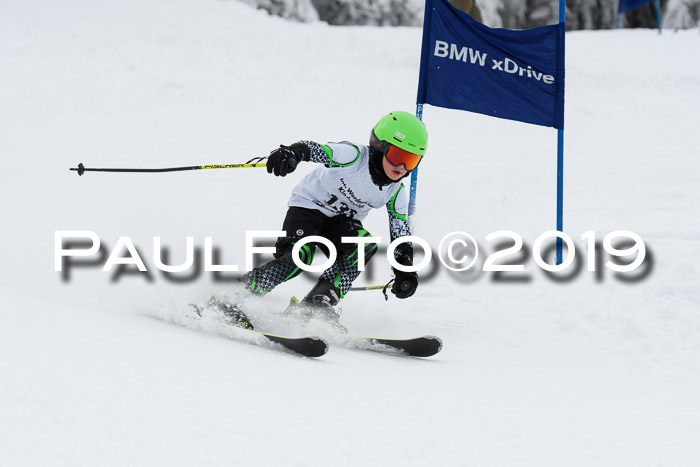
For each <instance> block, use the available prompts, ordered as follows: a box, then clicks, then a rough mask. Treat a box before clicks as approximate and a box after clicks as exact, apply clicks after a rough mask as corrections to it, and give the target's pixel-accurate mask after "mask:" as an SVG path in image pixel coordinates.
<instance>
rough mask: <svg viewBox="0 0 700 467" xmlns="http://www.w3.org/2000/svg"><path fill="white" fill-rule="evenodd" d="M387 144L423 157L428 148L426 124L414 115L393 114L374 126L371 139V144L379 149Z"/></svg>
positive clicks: (404, 113)
mask: <svg viewBox="0 0 700 467" xmlns="http://www.w3.org/2000/svg"><path fill="white" fill-rule="evenodd" d="M382 142H384V144H382ZM386 143H390V144H393V145H394V146H397V147H399V148H401V149H403V150H404V151H408V152H411V153H413V154H418V155H420V156H422V155H424V154H425V150H426V149H427V148H428V130H426V128H425V124H424V123H423V122H421V121H420V119H419V118H418V117H416V116H415V115H413V114H410V113H408V112H400V111H397V112H391V113H389V114H387V115H385V116H383V117H382V118H381V119H380V120H379V122H377V124H376V125H374V129H373V130H372V137H371V139H370V144H371V145H373V146H375V147H377V148H378V149H382V146H385V145H386ZM387 147H388V146H387Z"/></svg>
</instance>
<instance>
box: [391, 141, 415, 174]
mask: <svg viewBox="0 0 700 467" xmlns="http://www.w3.org/2000/svg"><path fill="white" fill-rule="evenodd" d="M422 157H423V156H419V155H418V154H413V153H412V152H408V151H405V150H403V149H401V148H399V147H397V146H394V145H393V144H392V145H390V146H389V150H388V151H387V152H386V160H388V161H389V163H390V164H391V165H394V166H396V167H398V166H400V165H402V164H403V166H404V167H406V170H408V171H409V172H410V171H411V170H413V169H415V168H416V167H418V163H419V162H420V160H421V158H422Z"/></svg>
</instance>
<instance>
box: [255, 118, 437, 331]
mask: <svg viewBox="0 0 700 467" xmlns="http://www.w3.org/2000/svg"><path fill="white" fill-rule="evenodd" d="M427 142H428V133H427V130H426V128H425V125H424V124H423V122H422V121H420V120H419V119H418V118H416V117H415V116H414V115H412V114H410V113H407V112H392V113H390V114H388V115H385V116H384V117H382V119H381V120H379V122H378V123H377V124H376V125H375V126H374V128H373V130H372V132H371V135H370V144H369V147H367V146H364V145H360V144H353V143H350V142H342V143H329V144H326V145H320V144H318V143H315V142H313V141H300V142H297V143H294V144H292V145H291V146H280V147H279V148H278V149H275V150H274V151H272V153H270V156H269V157H268V160H267V171H268V173H274V174H275V176H280V177H284V176H286V175H288V174H290V173H292V172H294V170H295V169H296V168H297V166H298V164H299V163H300V162H302V161H304V162H315V163H318V164H320V165H319V166H318V167H316V169H315V170H314V171H312V172H311V173H309V174H308V175H306V176H305V177H304V178H303V179H302V180H301V182H299V184H298V185H297V186H296V187H295V188H294V189H293V191H292V195H291V197H290V199H289V202H288V206H289V210H288V211H287V215H286V217H285V219H284V223H283V225H282V230H284V231H285V232H286V236H285V237H283V238H280V239H279V240H278V241H277V243H276V245H275V249H276V252H275V254H274V257H275V259H274V260H272V261H270V262H269V263H267V264H264V265H263V266H260V267H258V268H255V269H253V270H252V271H250V272H249V273H247V274H246V275H245V276H244V277H243V278H244V280H245V282H246V285H247V289H248V290H249V291H251V292H252V293H253V294H256V295H263V294H265V293H267V292H269V291H271V290H272V289H273V288H275V287H276V286H277V285H279V284H281V283H282V282H285V281H287V280H290V279H292V278H294V277H296V276H298V275H299V274H300V273H301V269H300V268H299V267H297V266H296V264H294V261H293V260H292V248H293V247H294V244H295V243H296V242H297V241H299V240H300V239H301V238H304V237H307V236H311V235H319V236H322V237H325V238H327V239H328V240H329V241H330V242H332V243H333V245H334V246H335V248H336V251H337V254H338V256H337V259H336V261H335V263H334V264H333V265H332V266H331V267H330V268H328V269H327V270H326V271H325V272H323V274H321V276H320V278H319V279H318V282H317V283H316V285H315V286H314V287H313V288H312V289H311V291H310V292H309V293H308V295H307V296H306V297H305V298H304V299H303V300H302V301H301V302H300V304H299V306H300V307H301V308H302V309H303V310H304V314H305V315H306V316H319V317H322V318H326V319H331V320H334V321H337V319H338V315H337V313H336V311H335V308H334V306H335V305H337V304H338V302H339V301H340V299H342V298H343V297H344V296H345V294H347V292H348V290H349V289H350V286H351V285H352V283H353V281H354V280H355V279H356V278H357V277H358V275H359V274H360V271H359V270H358V261H357V260H358V251H357V250H358V248H359V247H363V248H364V249H365V261H369V259H370V258H371V256H372V255H373V254H374V252H375V251H376V249H377V245H376V244H374V243H367V244H366V246H361V244H356V243H342V242H341V238H342V237H358V236H359V237H367V236H369V235H370V234H369V232H367V231H366V230H365V229H364V228H363V226H362V220H363V219H364V218H365V217H366V216H367V214H368V213H369V211H370V210H371V209H378V208H380V207H382V206H385V207H386V209H387V212H388V214H389V231H390V234H391V240H392V241H393V240H395V239H396V238H398V237H402V236H406V235H410V229H409V225H408V220H407V210H408V195H407V193H406V191H407V190H406V189H404V186H403V184H402V183H401V180H402V179H403V178H404V177H406V176H408V174H409V173H410V172H411V171H412V170H414V169H415V168H416V167H417V166H418V163H419V162H420V161H421V159H422V157H423V155H424V154H425V151H426V147H427ZM316 246H318V247H319V248H320V249H321V250H322V251H323V252H324V253H325V254H326V255H328V251H327V249H326V247H325V246H324V245H322V244H314V243H307V244H305V245H303V247H302V248H301V250H300V259H301V261H303V262H304V263H305V264H308V265H310V264H311V262H312V260H313V255H314V251H315V247H316ZM394 258H395V259H396V261H397V262H398V263H399V264H402V265H405V266H412V265H413V246H412V245H411V244H410V243H408V242H406V243H402V244H400V246H398V247H397V248H396V250H395V253H394ZM394 274H395V277H396V279H395V284H394V287H393V288H392V292H393V293H394V294H395V295H396V297H398V298H408V297H410V296H412V295H413V294H414V292H415V291H416V288H417V287H418V276H417V274H416V273H415V272H403V271H399V270H397V269H394Z"/></svg>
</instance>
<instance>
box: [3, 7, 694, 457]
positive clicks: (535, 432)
mask: <svg viewBox="0 0 700 467" xmlns="http://www.w3.org/2000/svg"><path fill="white" fill-rule="evenodd" d="M0 31H1V32H0V39H1V41H0V43H1V44H2V47H0V64H1V68H2V73H0V128H2V131H1V134H2V136H1V137H0V153H2V155H3V170H2V183H1V184H0V187H1V188H0V189H1V190H2V192H1V193H2V205H1V207H0V214H1V216H0V218H1V219H2V223H3V229H2V230H3V233H2V242H1V245H2V246H1V248H2V256H1V257H2V270H1V272H0V290H2V311H1V312H0V355H1V356H2V358H0V464H1V465H8V466H9V465H41V466H45V465H65V466H68V465H71V466H72V465H101V466H111V465H114V466H117V465H119V466H122V465H152V466H161V465H162V466H174V465H183V466H185V465H246V466H266V465H298V466H306V465H309V466H313V465H348V466H350V465H402V466H414V465H415V466H424V465H478V466H482V465H494V466H543V465H552V466H564V465H566V466H602V465H605V466H622V465H629V466H674V467H676V466H694V465H698V464H699V463H700V443H698V440H699V439H700V274H699V269H698V261H699V259H700V220H698V219H700V215H699V214H700V212H699V210H698V199H699V198H700V197H699V196H698V195H699V194H700V185H699V182H700V165H699V163H698V157H697V155H698V147H700V136H699V135H700V131H699V129H700V115H699V112H700V111H699V109H700V62H699V61H698V60H697V51H698V47H699V46H700V42H699V41H700V37H699V36H698V34H697V31H686V32H679V33H672V32H670V31H664V33H663V34H662V35H659V34H658V33H657V32H656V31H652V30H620V31H595V32H592V31H591V32H576V33H570V34H567V38H566V40H567V76H566V79H567V83H566V85H567V88H566V89H567V90H566V132H565V135H566V139H565V153H566V156H565V160H566V162H565V186H564V196H565V218H564V228H565V231H566V232H567V233H568V234H569V235H570V236H571V238H572V239H573V240H574V241H575V243H576V258H577V260H578V261H579V263H578V267H579V269H578V272H575V271H574V272H572V271H573V269H574V267H575V265H573V266H571V269H569V270H567V271H566V274H565V275H566V276H568V279H567V280H559V281H555V280H553V279H551V278H550V277H548V276H547V275H545V274H544V272H543V271H542V269H541V268H540V267H539V266H538V265H537V264H536V263H535V261H534V260H533V256H532V255H533V253H532V252H533V250H534V248H533V245H534V242H535V240H536V238H537V237H538V236H539V235H540V234H541V233H542V232H545V231H548V230H552V229H553V228H554V227H555V194H556V131H555V130H553V129H551V128H543V127H536V126H532V125H526V124H522V123H517V122H510V121H505V120H500V119H494V118H489V117H485V116H482V115H477V114H471V113H467V112H458V111H453V110H446V109H439V108H434V107H431V106H426V108H425V112H424V121H425V122H426V125H427V126H428V129H429V132H430V144H429V150H428V153H427V155H426V157H425V160H424V161H423V163H422V164H421V167H420V180H419V185H418V210H417V215H416V218H415V234H416V235H418V236H420V237H422V238H424V239H426V241H428V242H429V244H430V245H432V247H433V248H434V249H437V246H438V245H439V243H440V241H441V239H442V238H443V237H444V236H445V235H447V234H448V233H450V232H453V231H464V232H467V233H469V234H470V235H472V236H473V237H474V238H475V239H476V240H477V241H478V243H479V245H480V247H481V254H480V257H479V261H477V264H476V266H475V267H474V268H472V270H470V271H468V272H463V273H452V272H450V271H449V270H447V269H446V268H445V267H444V266H442V265H441V264H440V263H439V262H438V261H437V259H435V258H434V259H433V262H432V266H431V267H430V268H428V269H427V270H426V271H424V272H423V273H422V274H421V277H422V281H421V284H420V287H419V289H418V291H417V293H416V295H415V296H414V297H413V298H411V299H408V300H403V301H402V300H397V299H395V298H394V297H393V296H390V299H389V301H385V300H384V299H383V297H382V294H381V292H380V291H369V292H353V293H350V294H348V296H347V297H346V298H345V299H344V300H343V303H342V308H343V315H342V322H343V323H344V324H345V325H346V326H347V327H348V328H350V329H351V330H352V332H354V333H357V334H360V335H375V336H380V337H415V336H418V335H423V334H430V335H438V336H440V337H441V338H442V339H443V341H444V349H443V351H442V352H441V353H440V354H438V355H437V356H435V357H433V358H431V359H409V358H402V357H396V356H386V355H381V354H377V353H373V352H365V351H357V350H352V349H349V348H346V347H345V346H343V345H335V344H342V342H341V341H340V340H338V339H337V338H336V337H335V336H332V335H330V334H329V335H328V336H327V338H328V339H329V340H330V341H331V345H332V347H331V349H330V352H329V353H328V354H327V355H325V356H324V357H322V358H319V359H306V358H300V357H298V356H295V355H292V354H290V353H285V352H282V351H280V350H279V349H276V348H272V347H270V346H261V345H255V342H256V341H255V339H252V338H250V336H242V335H241V334H240V332H239V333H235V332H233V331H231V330H225V329H223V328H221V327H220V326H219V327H217V326H213V325H205V324H206V323H201V322H191V321H188V320H186V319H185V318H183V316H182V313H181V310H183V309H186V307H187V304H188V303H190V302H198V303H202V302H203V301H205V300H206V299H207V298H208V297H209V296H211V294H226V293H232V291H233V290H234V289H235V285H234V284H233V283H232V282H231V281H230V280H225V279H230V278H231V276H232V274H231V273H222V274H221V275H220V277H219V279H221V280H218V279H217V277H215V275H214V274H213V273H210V272H203V271H202V269H203V267H202V264H201V263H200V264H199V266H198V268H196V269H195V268H193V269H192V270H191V271H189V273H182V274H180V275H176V274H164V273H162V272H160V271H159V270H158V269H157V268H156V267H155V265H154V259H153V251H154V248H153V237H160V239H161V243H162V245H163V247H164V249H167V250H168V252H169V257H168V258H167V263H168V264H180V263H182V262H184V260H185V256H186V248H185V244H186V243H185V242H186V237H188V236H192V237H193V238H194V243H195V246H196V248H198V249H199V251H200V252H201V249H202V248H203V245H204V238H205V237H207V236H209V237H212V241H213V244H214V245H215V246H216V248H217V250H218V252H219V257H218V262H219V264H237V265H239V266H240V267H241V269H242V268H243V267H244V265H245V252H244V250H245V248H244V246H245V232H246V231H247V230H277V229H279V228H281V223H282V219H283V216H284V214H285V211H286V200H287V198H288V196H289V193H290V190H291V188H292V187H293V186H294V184H295V183H296V182H297V181H298V180H299V179H301V177H302V175H303V174H304V173H307V172H308V171H309V170H311V168H312V166H311V164H307V165H302V166H300V168H299V169H298V171H297V172H296V173H294V174H292V175H290V176H288V177H286V178H284V179H281V178H275V177H272V176H270V175H268V174H267V173H266V171H265V170H264V169H221V170H199V171H188V172H175V173H166V174H106V173H86V174H85V175H84V176H82V177H78V176H77V175H76V173H75V172H70V171H69V170H68V168H69V167H75V166H76V165H77V164H78V163H79V162H83V163H84V164H85V166H87V167H173V166H191V165H205V164H226V163H241V162H245V161H247V160H249V159H251V158H253V157H257V156H265V155H267V154H268V153H269V151H270V150H272V149H274V148H275V147H277V146H278V145H279V144H282V143H284V144H289V143H291V142H293V141H296V140H299V139H311V140H316V141H319V142H326V141H340V140H350V141H356V142H358V143H366V141H367V140H368V135H369V130H370V128H371V126H372V125H373V123H374V122H375V121H376V120H378V119H379V118H380V117H381V116H382V115H383V114H384V113H386V112H388V111H391V110H395V109H399V110H407V111H412V110H413V109H414V105H415V95H416V87H417V81H418V64H419V55H420V44H421V31H420V29H413V28H384V29H383V28H371V27H365V28H363V27H329V26H327V25H324V24H322V23H314V24H308V25H300V24H293V23H287V22H285V21H283V20H280V19H278V18H274V17H269V16H268V15H267V14H265V13H263V12H260V11H256V10H253V9H251V8H250V7H248V6H246V5H244V4H241V3H237V2H234V1H214V0H168V1H165V0H150V1H146V2H144V1H136V0H121V1H108V0H106V1H101V2H94V1H87V0H66V1H63V2H48V1H39V0H35V1H24V0H5V1H4V2H3V7H2V13H1V14H0ZM365 226H366V228H367V229H368V230H369V231H370V232H372V233H373V234H374V235H375V236H380V237H382V239H383V241H384V243H383V245H384V246H386V241H387V240H388V238H389V233H388V228H387V221H386V214H385V213H384V212H383V210H379V211H376V212H374V213H372V214H371V215H370V217H369V218H368V219H367V221H366V223H365ZM66 230H67V231H92V232H95V234H97V235H98V236H99V238H100V239H101V242H102V256H101V257H100V256H95V257H92V258H86V259H83V261H85V260H87V261H88V262H89V263H88V264H87V265H85V264H83V266H80V267H76V266H74V267H70V268H68V270H67V271H64V273H60V272H56V271H54V249H55V245H54V238H55V232H56V231H66ZM499 230H510V231H513V232H517V233H518V234H519V235H520V236H521V237H522V238H523V241H524V248H523V250H522V251H521V252H520V253H516V254H515V255H512V256H510V257H508V258H506V261H510V262H511V263H520V264H523V265H524V271H522V272H515V273H503V274H495V273H493V272H484V271H482V267H483V264H484V260H485V258H486V257H487V256H488V255H489V254H490V253H492V252H493V251H495V249H496V246H495V245H494V243H498V241H494V242H488V241H487V240H486V236H487V235H488V234H489V233H491V232H495V231H499ZM616 230H629V231H632V232H635V233H637V234H638V235H639V236H641V238H642V239H643V240H644V242H645V244H646V247H647V258H646V259H645V261H644V263H643V264H642V267H641V268H640V269H639V270H637V271H635V272H631V273H621V274H618V273H614V272H613V271H611V270H610V269H609V268H607V267H606V266H605V263H606V262H607V261H608V260H610V257H609V255H608V254H607V253H605V252H604V251H603V250H602V240H603V238H604V237H605V235H607V234H608V233H610V232H613V231H616ZM588 231H594V232H595V236H596V238H597V240H598V242H599V245H598V246H597V250H598V252H599V255H600V258H599V261H598V263H597V265H596V272H589V271H588V270H587V266H588V252H587V248H588V247H587V242H586V241H585V240H582V239H581V236H582V235H583V234H584V233H585V232H588ZM120 237H129V238H130V239H131V240H132V241H133V243H134V244H135V246H136V247H137V249H138V251H139V253H140V256H141V257H142V258H143V261H144V263H145V265H146V266H147V269H148V272H147V273H139V272H138V271H137V270H136V269H135V268H134V267H130V268H128V269H126V270H125V271H126V272H125V273H123V274H119V273H117V272H116V271H117V268H116V267H115V268H114V269H113V270H112V271H110V272H102V270H101V269H102V266H103V265H104V264H105V261H106V259H107V255H109V254H110V253H111V252H112V249H113V247H115V245H117V242H118V241H119V238H120ZM500 240H501V241H503V240H504V239H500ZM511 243H512V242H511ZM508 245H509V244H508V243H505V247H507V246H508ZM502 248H504V247H501V249H502ZM122 256H126V250H125V249H124V250H123V252H122ZM317 256H318V258H317V261H319V262H322V261H323V260H324V258H323V255H321V254H319V255H317ZM550 260H551V258H550ZM193 271H194V272H193ZM197 272H199V273H197ZM183 274H184V275H185V276H187V274H189V275H190V276H191V277H185V278H184V279H183V278H182V277H181V276H182V275H183ZM312 278H313V275H311V274H310V275H309V276H308V277H301V278H298V279H296V280H294V281H290V282H288V283H285V284H283V285H282V286H280V287H279V288H278V289H276V290H275V291H273V292H272V293H270V294H269V295H268V296H266V297H265V298H264V299H263V300H262V301H261V302H259V303H255V304H254V305H253V306H252V309H253V311H254V312H255V314H257V315H259V316H262V318H261V319H266V318H270V317H271V316H272V313H273V312H277V311H281V310H282V309H284V307H285V306H286V303H287V302H288V300H289V297H290V296H292V295H296V296H303V295H304V294H305V293H306V292H307V291H308V289H309V288H310V287H311V285H312V284H313V280H312ZM389 278H390V268H389V266H388V263H387V261H386V259H385V257H384V256H383V255H382V254H380V255H377V256H376V257H375V258H374V259H373V265H372V266H371V267H370V268H369V270H368V271H367V273H366V274H365V276H362V277H361V281H360V282H361V283H362V284H365V285H377V284H384V283H386V282H387V281H388V280H389ZM234 331H235V330H234ZM292 331H293V330H292ZM314 331H318V332H323V330H314ZM298 332H299V333H302V334H303V332H304V331H298Z"/></svg>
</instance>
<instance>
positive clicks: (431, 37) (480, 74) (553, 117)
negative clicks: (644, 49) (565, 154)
mask: <svg viewBox="0 0 700 467" xmlns="http://www.w3.org/2000/svg"><path fill="white" fill-rule="evenodd" d="M564 32H565V25H564V23H559V24H556V25H552V26H542V27H539V28H534V29H528V30H524V31H515V30H509V29H493V28H489V27H487V26H484V25H483V24H481V23H479V22H478V21H476V20H475V19H473V18H472V17H471V16H469V15H468V14H466V13H464V12H462V11H460V10H458V9H457V8H455V7H453V6H452V5H451V4H450V3H449V2H448V0H427V1H426V5H425V21H424V24H423V46H422V50H421V63H420V78H419V81H418V101H417V102H418V104H424V103H425V104H431V105H435V106H438V107H447V108H450V109H458V110H467V111H469V112H477V113H481V114H485V115H491V116H493V117H500V118H506V119H509V120H517V121H520V122H526V123H533V124H535V125H543V126H551V127H554V128H558V129H560V130H561V129H563V128H564Z"/></svg>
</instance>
